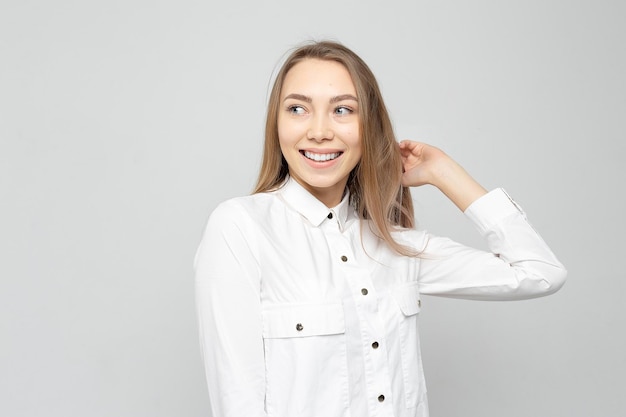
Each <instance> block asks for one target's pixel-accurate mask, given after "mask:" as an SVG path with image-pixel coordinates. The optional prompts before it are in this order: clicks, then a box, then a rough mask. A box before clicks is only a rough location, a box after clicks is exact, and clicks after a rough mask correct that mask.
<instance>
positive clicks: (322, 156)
mask: <svg viewBox="0 0 626 417" xmlns="http://www.w3.org/2000/svg"><path fill="white" fill-rule="evenodd" d="M339 155H341V152H334V153H313V152H309V151H304V156H306V157H307V158H309V159H312V160H314V161H317V162H324V161H330V160H331V159H335V158H337V157H338V156H339Z"/></svg>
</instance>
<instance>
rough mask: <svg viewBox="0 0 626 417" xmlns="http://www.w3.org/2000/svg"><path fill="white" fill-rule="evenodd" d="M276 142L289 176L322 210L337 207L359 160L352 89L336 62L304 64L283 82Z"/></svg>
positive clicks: (354, 93)
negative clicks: (318, 203)
mask: <svg viewBox="0 0 626 417" xmlns="http://www.w3.org/2000/svg"><path fill="white" fill-rule="evenodd" d="M279 105H280V108H279V112H278V140H279V143H280V149H281V151H282V153H283V156H284V157H285V160H286V161H287V164H288V165H289V174H290V175H291V177H292V178H293V179H295V180H296V181H298V182H299V183H300V184H301V185H302V186H303V187H305V188H306V189H307V190H308V191H309V192H310V193H311V194H313V195H314V196H315V197H317V198H318V199H319V200H320V201H322V202H323V203H324V204H326V206H328V207H333V206H335V205H337V204H339V202H340V201H341V197H342V195H343V192H344V189H345V187H346V183H347V181H348V175H349V174H350V172H351V171H352V169H353V168H354V167H355V166H356V165H357V163H358V162H359V160H360V159H361V154H362V150H361V138H360V136H359V108H358V103H357V97H356V89H355V88H354V84H353V83H352V79H351V78H350V74H349V73H348V71H347V70H346V68H345V67H344V66H343V65H341V64H340V63H338V62H334V61H324V60H319V59H307V60H304V61H302V62H299V63H298V64H296V65H295V66H294V67H293V68H291V70H289V72H288V73H287V76H286V77H285V80H284V82H283V87H282V91H281V95H280V104H279Z"/></svg>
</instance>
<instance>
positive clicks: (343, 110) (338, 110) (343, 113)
mask: <svg viewBox="0 0 626 417" xmlns="http://www.w3.org/2000/svg"><path fill="white" fill-rule="evenodd" d="M351 113H353V111H352V109H351V108H349V107H344V106H340V107H337V108H336V109H335V114H337V115H339V116H347V115H348V114H351Z"/></svg>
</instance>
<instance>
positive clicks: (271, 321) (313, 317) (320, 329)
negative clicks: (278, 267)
mask: <svg viewBox="0 0 626 417" xmlns="http://www.w3.org/2000/svg"><path fill="white" fill-rule="evenodd" d="M345 331H346V328H345V323H344V317H343V306H342V305H341V303H325V304H274V305H269V306H265V307H264V308H263V337H264V338H266V339H278V338H289V337H307V336H321V335H331V334H341V333H345Z"/></svg>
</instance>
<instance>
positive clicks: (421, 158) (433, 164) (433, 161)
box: [399, 140, 487, 211]
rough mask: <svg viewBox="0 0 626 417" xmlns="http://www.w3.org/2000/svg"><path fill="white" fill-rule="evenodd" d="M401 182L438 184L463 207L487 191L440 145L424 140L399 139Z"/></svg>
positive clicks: (408, 185) (416, 184) (407, 185)
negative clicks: (440, 147) (424, 141)
mask: <svg viewBox="0 0 626 417" xmlns="http://www.w3.org/2000/svg"><path fill="white" fill-rule="evenodd" d="M399 146H400V155H401V156H402V167H403V171H404V173H403V174H402V185H404V186H405V187H419V186H420V185H424V184H431V185H434V186H435V187H437V188H439V190H441V192H443V193H444V194H445V195H446V196H447V197H448V198H449V199H450V200H452V202H453V203H454V204H455V205H456V206H457V207H458V208H460V209H461V210H462V211H465V209H466V208H467V207H468V206H469V205H470V204H472V202H474V200H476V199H477V198H479V197H481V196H482V195H484V194H486V193H487V191H486V190H485V189H484V188H483V187H482V186H481V185H480V184H478V183H477V182H476V181H475V180H474V179H473V178H472V177H471V176H470V175H469V174H468V173H467V172H466V171H465V170H464V169H463V167H462V166H460V165H459V164H457V163H456V162H455V161H454V160H453V159H452V158H450V157H449V156H448V155H447V154H446V153H445V152H443V151H442V150H441V149H439V148H436V147H434V146H430V145H427V144H425V143H420V142H413V141H409V140H404V141H402V142H400V144H399Z"/></svg>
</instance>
